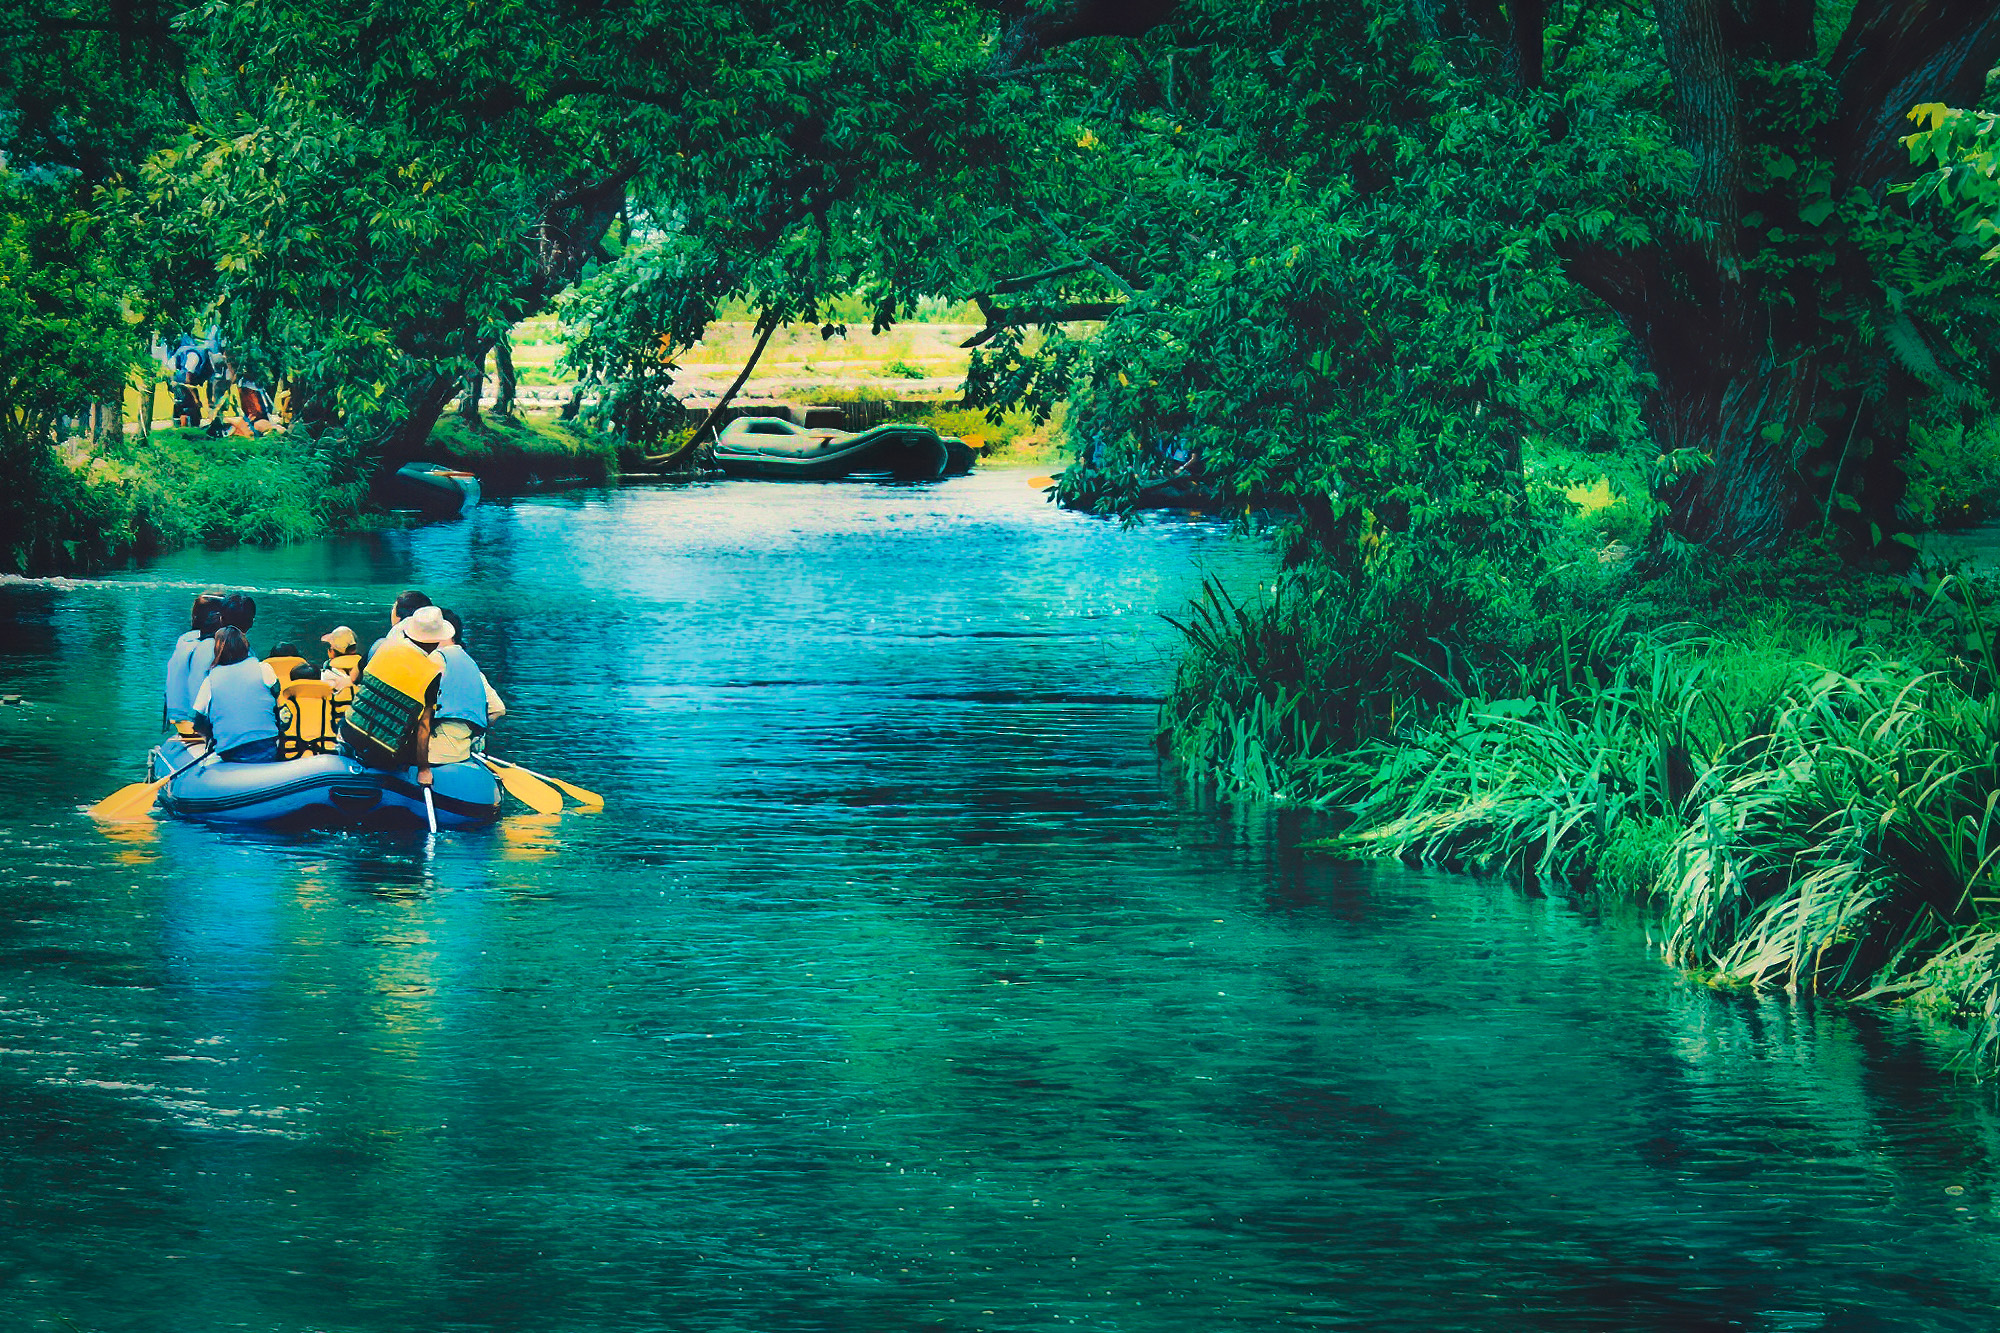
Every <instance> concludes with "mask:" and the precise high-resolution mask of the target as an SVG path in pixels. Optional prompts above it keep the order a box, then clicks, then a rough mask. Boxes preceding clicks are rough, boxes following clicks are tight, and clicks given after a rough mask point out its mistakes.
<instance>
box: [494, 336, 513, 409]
mask: <svg viewBox="0 0 2000 1333" xmlns="http://www.w3.org/2000/svg"><path fill="white" fill-rule="evenodd" d="M515 385H516V381H515V378H514V349H513V347H512V346H511V345H510V344H509V342H508V340H507V339H506V338H502V339H501V340H500V341H499V342H497V343H494V344H493V413H494V415H495V416H502V417H511V416H513V415H514V389H515Z"/></svg>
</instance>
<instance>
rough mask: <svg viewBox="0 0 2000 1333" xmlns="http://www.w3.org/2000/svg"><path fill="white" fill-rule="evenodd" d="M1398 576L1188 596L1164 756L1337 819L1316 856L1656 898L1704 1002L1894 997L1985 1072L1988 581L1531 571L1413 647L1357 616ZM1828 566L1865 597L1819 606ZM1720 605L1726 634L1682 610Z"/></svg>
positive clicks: (1994, 818)
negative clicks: (1342, 815) (1401, 861)
mask: <svg viewBox="0 0 2000 1333" xmlns="http://www.w3.org/2000/svg"><path fill="white" fill-rule="evenodd" d="M1815 566H1817V567H1818V569H1819V571H1820V572H1819V573H1817V574H1816V573H1815V572H1814V567H1815ZM1319 577H1320V578H1321V579H1322V580H1323V577H1324V576H1323V574H1322V575H1320V576H1319ZM1409 577H1410V576H1407V575H1406V576H1404V580H1403V581H1397V582H1390V581H1388V580H1384V581H1383V582H1382V584H1381V585H1380V586H1379V588H1378V589H1376V590H1374V595H1375V596H1377V597H1380V598H1381V599H1382V600H1380V601H1371V600H1370V590H1369V589H1365V588H1364V589H1361V590H1358V591H1357V590H1355V589H1353V588H1352V587H1351V585H1348V584H1346V583H1334V584H1331V585H1328V584H1325V583H1324V582H1323V581H1322V582H1320V583H1319V584H1318V586H1317V588H1314V587H1313V586H1312V585H1313V581H1314V576H1313V575H1310V574H1308V573H1306V572H1304V571H1299V572H1295V573H1294V574H1293V575H1291V576H1290V578H1289V581H1288V582H1287V584H1286V585H1285V592H1284V593H1283V594H1282V596H1269V595H1268V594H1267V595H1266V598H1265V599H1264V600H1261V601H1259V602H1258V603H1256V604H1253V605H1249V606H1244V605H1238V604H1236V603H1233V602H1231V601H1230V600H1229V599H1228V598H1226V597H1225V596H1223V595H1222V594H1221V592H1220V591H1219V590H1217V589H1215V588H1212V587H1211V588H1209V589H1206V590H1205V591H1204V595H1203V597H1202V599H1201V600H1200V601H1199V602H1198V603H1197V604H1196V606H1195V607H1194V608H1193V609H1192V611H1191V614H1190V617H1189V619H1188V620H1187V622H1186V624H1185V625H1184V629H1185V630H1186V632H1187V637H1188V659H1187V665H1185V666H1184V667H1183V670H1182V675H1181V677H1180V679H1179V681H1178V682H1177V686H1176V689H1175V691H1174V695H1173V697H1172V699H1171V700H1170V702H1169V704H1168V706H1167V709H1166V710H1165V714H1164V718H1163V720H1164V723H1165V726H1166V730H1167V736H1168V740H1169V741H1170V743H1171V747H1172V749H1173V750H1174V751H1175V752H1176V753H1177V754H1178V755H1179V756H1181V757H1182V758H1183V759H1184V760H1186V761H1188V762H1190V763H1192V764H1193V765H1195V766H1196V767H1197V768H1198V769H1199V770H1200V771H1202V772H1204V773H1205V774H1207V775H1209V776H1211V777H1212V778H1214V779H1216V780H1217V781H1218V782H1219V783H1221V784H1222V785H1223V786H1224V787H1225V789H1229V790H1235V791H1241V792H1251V793H1256V794H1258V795H1261V796H1264V797H1267V798H1272V799H1277V800H1281V801H1294V802H1306V803H1311V804H1317V805H1331V806H1339V807H1340V808H1342V809H1343V810H1344V811H1345V812H1346V813H1347V815H1348V816H1349V818H1350V820H1351V822H1350V825H1349V827H1348V829H1347V830H1346V832H1344V833H1343V834H1342V835H1340V836H1339V837H1338V838H1336V839H1334V840H1332V841H1330V842H1329V843H1327V844H1325V845H1324V850H1326V851H1329V852H1331V853H1333V854H1336V855H1346V856H1395V857H1404V858H1409V859H1413V860H1421V861H1426V862H1431V863H1437V864H1444V865H1450V866H1462V867H1467V868H1473V869H1483V870H1488V871H1499V870H1507V871H1509V872H1512V873H1520V874H1524V875H1529V876H1542V877H1549V878H1554V879H1559V880H1564V881H1567V882H1570V883H1574V884H1595V885H1597V886H1598V887H1600V888H1601V889H1603V890H1605V891H1608V892H1611V893H1615V894H1619V895H1623V896H1628V897H1633V898H1642V899H1650V900H1651V901H1652V902H1653V903H1654V905H1655V906H1656V907H1657V909H1658V910H1659V912H1660V913H1661V915H1662V917H1663V920H1664V927H1665V931H1666V938H1667V947H1668V952H1669V956H1670V957H1672V958H1673V959H1675V960H1676V961H1678V962H1680V963H1682V964H1684V965H1686V966H1688V967H1691V968H1694V969H1697V970H1698V971H1700V972H1702V973H1703V974H1705V975H1707V976H1709V977H1711V978H1712V979H1713V980H1714V981H1715V982H1716V983H1717V984H1728V985H1744V986H1760V985H1783V986H1786V987H1788V988H1790V989H1793V990H1801V991H1812V992H1817V993H1822V994H1826V995H1831V996H1868V997H1874V998H1896V997H1907V998H1909V999H1911V1000H1912V1001H1913V1002H1915V1003H1918V1004H1920V1005H1923V1006H1925V1007H1928V1008H1931V1009H1934V1010H1936V1011H1939V1012H1941V1013H1946V1014H1949V1015H1951V1016H1953V1017H1955V1018H1957V1019H1958V1020H1960V1021H1963V1022H1966V1023H1967V1024H1968V1026H1969V1027H1970V1028H1971V1030H1972V1033H1973V1037H1974V1058H1975V1059H1976V1060H1977V1061H1978V1062H1979V1064H1980V1066H1981V1068H1990V1067H1993V1066H1995V1065H1996V1063H2000V1005H1996V1004H1995V1003H1993V1000H1994V997H1995V996H1996V995H2000V980H1996V976H1995V967H1996V964H2000V943H1996V940H2000V887H1996V882H1995V867H1996V865H2000V813H1996V812H1997V811H2000V798H1996V797H1995V795H1994V791H1995V789H1996V787H2000V767H1996V765H2000V689H1996V688H1995V686H1996V683H2000V678H1996V675H1995V672H1994V658H1993V652H1994V647H1993V644H1994V640H1993V631H1992V625H1993V623H1994V622H1993V620H1992V614H1993V607H1994V605H1995V602H1994V591H1993V589H1991V588H1989V587H1985V586H1983V585H1967V584H1963V583H1959V582H1957V581H1950V580H1948V581H1945V582H1941V583H1940V582H1933V583H1931V584H1930V585H1928V586H1927V587H1923V588H1916V587H1911V586H1909V585H1907V584H1903V583H1898V582H1896V581H1894V580H1890V579H1880V580H1874V581H1869V580H1859V579H1855V578H1853V577H1852V576H1851V575H1844V574H1843V572H1842V571H1841V570H1840V569H1839V567H1838V565H1837V564H1835V563H1833V562H1832V561H1830V560H1829V559H1828V558H1827V557H1826V556H1824V555H1821V556H1819V557H1815V558H1811V559H1808V558H1804V557H1799V558H1793V559H1792V560H1791V561H1790V562H1789V563H1788V564H1779V565H1772V566H1769V567H1766V568H1764V569H1762V570H1751V569H1745V568H1744V567H1743V566H1742V565H1741V564H1740V563H1738V564H1737V565H1736V566H1735V567H1734V568H1733V569H1732V570H1731V571H1730V572H1729V574H1728V575H1726V576H1724V578H1725V579H1726V580H1727V581H1728V583H1729V584H1733V587H1732V588H1731V589H1730V590H1729V591H1726V592H1719V589H1721V588H1722V587H1723V584H1724V580H1721V579H1718V580H1714V581H1711V579H1710V577H1709V576H1708V575H1706V574H1704V573H1703V572H1702V571H1701V570H1699V569H1693V570H1684V571H1680V572H1677V573H1675V574H1672V575H1669V576H1666V577H1663V578H1656V579H1653V580H1650V581H1646V582H1636V583H1635V582H1627V583H1625V584H1624V585H1623V586H1621V585H1620V584H1619V583H1618V582H1617V580H1616V579H1613V580H1612V581H1610V582H1606V583H1601V584H1599V585H1598V590H1597V595H1596V596H1591V595H1588V593H1587V592H1584V591H1582V590H1580V589H1579V588H1578V587H1577V586H1576V585H1573V584H1565V583H1564V582H1563V579H1564V578H1565V577H1566V571H1565V570H1564V569H1563V568H1561V567H1550V568H1549V569H1547V570H1546V571H1545V572H1544V573H1543V575H1542V576H1541V580H1540V582H1539V584H1538V585H1537V586H1535V587H1532V588H1529V589H1527V590H1525V594H1524V595H1523V596H1521V597H1518V598H1517V599H1516V600H1515V602H1514V604H1513V613H1512V614H1513V617H1514V618H1513V623H1512V624H1511V626H1510V625H1509V624H1507V623H1506V621H1505V618H1504V617H1502V616H1500V615H1499V614H1498V613H1497V610H1496V607H1497V606H1498V604H1497V603H1489V604H1488V605H1487V606H1486V607H1485V608H1484V609H1483V610H1479V611H1477V612H1476V613H1475V614H1473V615H1471V616H1468V617H1467V618H1466V619H1465V621H1464V622H1462V623H1453V624H1448V625H1445V626H1444V627H1442V629H1441V630H1439V631H1438V632H1436V633H1435V634H1434V636H1433V637H1432V638H1431V639H1430V640H1429V641H1428V642H1427V643H1425V644H1423V645H1421V646H1419V645H1414V644H1412V642H1411V640H1412V639H1413V638H1414V637H1415V636H1414V634H1409V633H1406V634H1404V635H1402V636H1396V637H1394V638H1390V636H1384V635H1382V634H1381V633H1380V630H1381V627H1382V625H1383V624H1384V623H1391V624H1393V623H1396V622H1395V621H1394V620H1390V621H1387V622H1385V621H1384V620H1382V619H1374V620H1370V619H1368V618H1367V617H1368V616H1370V615H1371V614H1372V615H1379V614H1380V613H1381V612H1382V611H1383V610H1384V608H1385V607H1386V606H1388V605H1390V604H1391V603H1392V599H1393V601H1395V602H1406V601H1407V600H1408V597H1409V592H1410V583H1409V582H1408V581H1407V579H1408V578H1409ZM1841 577H1844V578H1845V581H1846V582H1847V583H1848V584H1850V585H1853V584H1856V583H1859V584H1861V585H1862V586H1861V587H1858V588H1857V587H1852V586H1850V587H1849V589H1848V591H1847V594H1846V597H1845V599H1844V600H1840V601H1838V602H1837V603H1836V604H1834V605H1831V606H1824V605H1822V604H1820V603H1819V602H1817V601H1816V600H1815V599H1814V585H1815V583H1817V582H1819V581H1821V580H1827V581H1831V580H1833V579H1835V578H1841ZM1718 595H1721V596H1724V597H1727V598H1728V599H1729V600H1730V602H1731V605H1729V606H1727V607H1722V608H1720V613H1719V614H1714V615H1712V616H1711V617H1710V618H1711V619H1712V620H1713V622H1714V623H1715V624H1717V625H1722V626H1728V628H1724V629H1716V628H1710V629H1705V630H1703V631H1701V632H1695V631H1693V630H1692V629H1690V628H1689V627H1688V626H1687V624H1686V622H1685V621H1684V620H1682V619H1681V617H1684V616H1685V615H1686V614H1687V613H1688V612H1689V611H1691V610H1696V609H1708V610H1715V609H1717V608H1715V606H1714V600H1713V599H1714V598H1716V597H1717V596H1718ZM1287 599H1289V600H1287ZM1786 607H1790V608H1791V609H1792V610H1793V611H1794V612H1795V613H1796V612H1798V611H1801V610H1807V609H1816V614H1815V615H1814V616H1813V617H1811V618H1802V617H1799V616H1797V615H1796V614H1794V615H1793V616H1792V617H1789V618H1787V617H1774V615H1773V610H1774V608H1777V609H1782V608H1786ZM1410 623H1413V624H1416V623H1422V621H1421V620H1420V619H1419V618H1415V617H1413V618H1412V620H1411V622H1410ZM1371 629H1372V630H1373V631H1374V634H1373V635H1372V636H1371V635H1370V634H1369V633H1368V632H1365V631H1367V630H1371ZM1381 638H1390V642H1388V643H1377V642H1375V641H1374V640H1375V639H1381ZM1413 647H1416V648H1418V651H1414V652H1413V651H1410V650H1411V648H1413Z"/></svg>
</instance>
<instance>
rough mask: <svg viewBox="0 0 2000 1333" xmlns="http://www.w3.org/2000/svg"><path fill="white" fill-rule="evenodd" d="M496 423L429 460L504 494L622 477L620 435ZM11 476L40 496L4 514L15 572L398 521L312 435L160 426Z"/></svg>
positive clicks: (78, 567)
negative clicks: (614, 439)
mask: <svg viewBox="0 0 2000 1333" xmlns="http://www.w3.org/2000/svg"><path fill="white" fill-rule="evenodd" d="M486 421H487V427H486V429H483V430H478V431H471V430H467V429H466V428H465V426H464V425H463V423H461V422H459V421H457V420H456V419H455V418H454V419H452V420H450V421H448V422H447V423H445V424H444V425H442V426H441V427H440V428H439V430H438V432H437V433H436V435H435V436H434V437H433V439H434V445H435V448H434V449H432V450H431V451H430V452H431V454H432V456H434V457H436V458H438V459H439V460H440V461H444V462H451V463H455V464H458V465H460V466H463V467H466V468H469V469H471V470H472V471H475V472H478V473H479V474H480V477H481V480H482V482H483V483H484V484H485V485H486V487H487V489H488V490H489V491H490V492H491V493H492V494H496V495H505V494H509V493H512V492H515V491H520V490H527V489H531V488H533V487H534V486H536V485H539V484H543V483H546V482H553V481H560V480H582V481H603V480H605V479H606V478H608V477H609V476H611V475H612V474H613V473H614V472H615V471H616V468H617V451H616V449H615V448H614V447H613V445H612V444H611V442H610V441H609V440H607V439H605V438H603V437H601V436H597V435H594V434H585V433H582V432H571V431H570V430H569V429H568V428H567V427H566V426H564V425H563V424H561V423H559V422H557V421H555V420H554V419H553V418H552V417H547V416H535V415H530V416H528V417H526V418H522V419H516V420H507V419H501V418H494V417H491V416H489V417H487V419H486ZM13 471H14V472H15V473H16V474H26V475H27V476H28V479H29V481H28V492H30V493H29V494H27V497H26V499H25V501H17V502H15V503H11V504H8V505H6V506H5V509H4V516H5V517H6V518H7V520H8V522H7V524H6V528H7V538H6V544H5V547H4V548H0V566H4V567H6V568H9V569H11V570H13V571H14V572H22V573H88V572H91V571H94V570H100V569H104V568H108V567H110V566H112V565H115V564H118V563H120V562H122V561H124V560H127V559H130V558H131V557H133V556H143V555H150V554H153V553H156V552H160V551H168V550H173V549H175V548H176V547H181V546H188V545H198V544H199V545H210V546H228V545H235V544H237V543H239V542H248V543H252V544H260V545H263V544H276V543H282V542H296V541H309V540H311V539H313V538H315V537H322V536H325V535H327V534H329V533H333V532H342V531H350V530H353V529H356V528H362V527H368V526H371V525H374V524H378V523H382V522H385V521H393V520H389V519H387V518H386V517H385V516H384V515H383V514H382V513H381V511H380V510H379V509H376V508H374V507H373V506H372V504H371V500H370V494H369V480H368V478H367V476H365V475H363V474H362V473H361V472H360V471H359V470H358V469H357V468H356V467H355V466H354V465H353V464H352V463H351V462H350V461H349V460H348V459H347V458H346V457H345V455H344V454H343V453H342V452H341V451H339V449H338V448H337V447H336V446H335V445H334V444H333V443H331V442H326V443H322V442H316V441H314V440H312V439H310V438H309V437H308V436H306V435H305V433H304V432H302V431H297V432H295V431H283V432H278V433H275V434H270V435H260V436H257V437H255V438H245V437H241V436H232V435H225V436H223V437H221V438H219V439H214V438H211V437H210V436H209V435H208V434H207V433H206V432H204V431H200V430H180V429H172V428H166V427H157V428H155V429H154V430H153V431H152V433H151V434H149V435H145V436H138V435H128V436H124V437H122V438H118V439H113V438H109V437H107V438H104V439H102V440H100V441H99V442H98V443H96V444H95V445H93V444H91V443H89V442H87V441H83V440H73V441H71V442H69V443H67V444H65V445H63V446H61V447H59V448H57V449H55V450H48V449H46V448H44V447H41V446H36V447H35V450H34V451H33V456H32V457H30V458H28V459H26V460H25V461H24V462H23V463H21V464H20V465H19V466H18V467H17V468H15V469H13Z"/></svg>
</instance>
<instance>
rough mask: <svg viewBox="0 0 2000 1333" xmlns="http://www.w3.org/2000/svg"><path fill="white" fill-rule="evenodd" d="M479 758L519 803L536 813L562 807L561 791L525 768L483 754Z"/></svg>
mask: <svg viewBox="0 0 2000 1333" xmlns="http://www.w3.org/2000/svg"><path fill="white" fill-rule="evenodd" d="M479 759H480V761H481V762H482V763H484V764H485V765H486V768H487V770H488V771H489V772H491V773H492V774H493V776H494V777H496V778H499V779H500V785H501V786H503V787H505V788H506V789H507V790H508V791H510V792H512V793H513V794H514V796H515V797H516V798H517V799H518V800H519V801H520V802H521V804H523V805H525V806H527V807H528V808H529V809H530V810H533V811H534V812H535V813H536V814H538V815H553V814H555V813H557V812H558V811H560V810H561V809H562V793H561V792H559V791H557V790H556V789H555V788H554V787H551V786H550V785H549V784H548V783H546V782H543V781H542V780H541V779H540V778H537V777H536V776H535V775H534V774H532V773H530V772H529V771H528V770H527V769H525V768H516V767H515V766H514V765H512V764H503V763H501V761H499V760H497V759H488V758H487V757H486V756H485V755H480V756H479Z"/></svg>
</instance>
